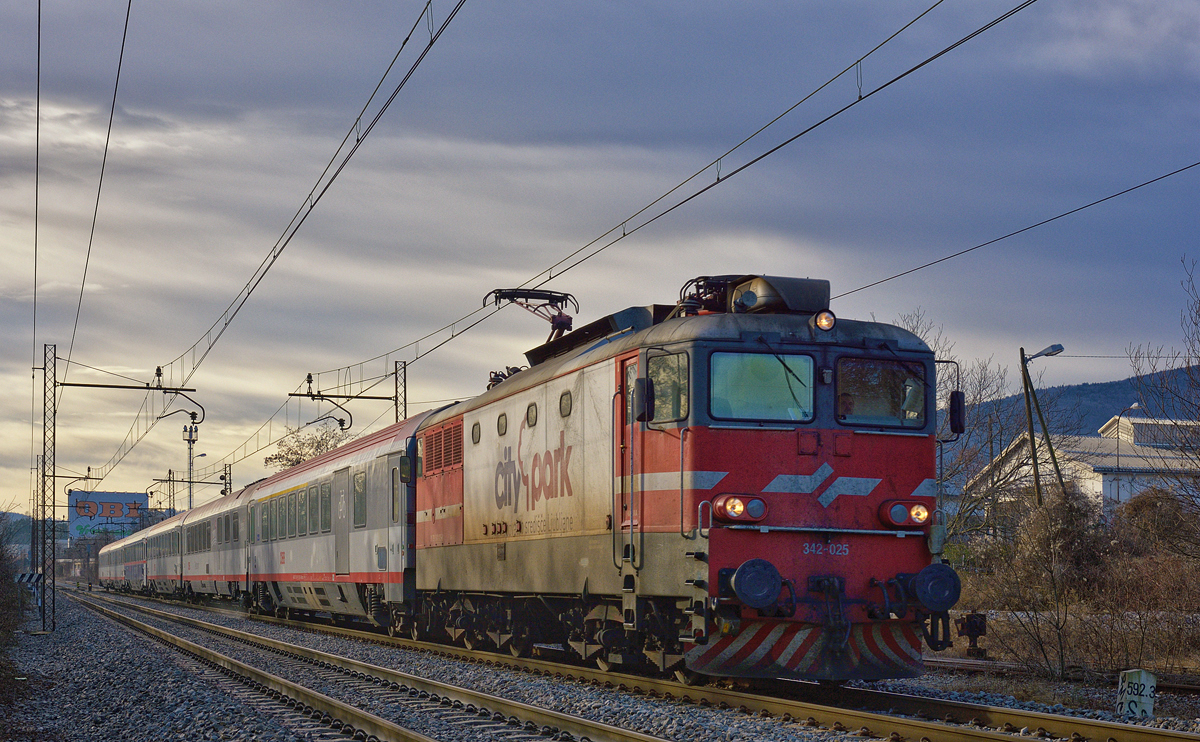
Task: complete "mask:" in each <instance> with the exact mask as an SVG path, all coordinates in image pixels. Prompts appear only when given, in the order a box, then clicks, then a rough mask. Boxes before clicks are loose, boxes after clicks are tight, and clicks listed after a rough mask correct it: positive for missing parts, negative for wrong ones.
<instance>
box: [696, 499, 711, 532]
mask: <svg viewBox="0 0 1200 742" xmlns="http://www.w3.org/2000/svg"><path fill="white" fill-rule="evenodd" d="M705 505H707V506H708V530H710V531H711V530H712V501H711V500H701V501H700V504H699V505H697V506H696V530H697V531H698V532H699V533H700V538H708V534H707V533H705V532H704V518H703V517H702V514H703V513H704V506H705Z"/></svg>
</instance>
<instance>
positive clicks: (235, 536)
mask: <svg viewBox="0 0 1200 742" xmlns="http://www.w3.org/2000/svg"><path fill="white" fill-rule="evenodd" d="M237 522H238V514H237V513H234V514H233V542H234V543H235V544H236V543H237V542H238V525H237Z"/></svg>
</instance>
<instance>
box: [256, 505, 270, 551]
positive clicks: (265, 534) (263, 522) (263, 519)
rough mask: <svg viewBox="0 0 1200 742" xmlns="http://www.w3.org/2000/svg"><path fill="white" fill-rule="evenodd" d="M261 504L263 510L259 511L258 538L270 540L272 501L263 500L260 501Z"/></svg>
mask: <svg viewBox="0 0 1200 742" xmlns="http://www.w3.org/2000/svg"><path fill="white" fill-rule="evenodd" d="M260 505H261V506H262V507H261V508H260V511H261V512H260V513H259V518H260V521H259V534H258V540H259V541H270V540H271V502H270V500H263V501H262V502H261V503H260Z"/></svg>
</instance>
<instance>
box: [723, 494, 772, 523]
mask: <svg viewBox="0 0 1200 742" xmlns="http://www.w3.org/2000/svg"><path fill="white" fill-rule="evenodd" d="M713 515H714V516H715V517H717V518H719V519H721V520H726V521H735V522H741V523H750V522H757V521H760V520H762V519H763V518H765V517H767V503H766V502H765V501H763V500H762V499H760V498H758V497H750V496H749V495H721V496H720V497H718V498H717V499H715V500H713Z"/></svg>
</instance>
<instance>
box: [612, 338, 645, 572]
mask: <svg viewBox="0 0 1200 742" xmlns="http://www.w3.org/2000/svg"><path fill="white" fill-rule="evenodd" d="M617 369H618V382H617V384H618V386H617V394H616V397H615V398H614V400H613V406H614V410H613V418H614V419H613V423H614V428H615V431H614V434H615V435H614V437H615V440H614V446H613V452H614V459H615V460H614V462H613V469H614V471H613V474H614V480H615V487H614V489H615V490H616V491H615V492H614V495H613V511H614V512H613V561H614V562H615V563H616V564H617V567H618V568H621V564H622V562H624V561H630V562H632V563H633V564H637V563H640V555H639V554H637V550H636V549H635V548H634V537H635V535H636V534H637V533H638V532H639V531H640V530H641V503H640V492H639V487H638V486H637V473H638V470H639V469H640V466H641V464H640V460H639V457H640V451H639V449H640V438H641V436H640V435H639V428H640V425H639V423H638V421H637V419H636V418H635V416H634V414H633V387H634V381H635V380H636V379H637V377H638V358H637V354H636V353H635V354H633V355H631V356H629V357H627V358H623V359H619V360H618V361H617Z"/></svg>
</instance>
